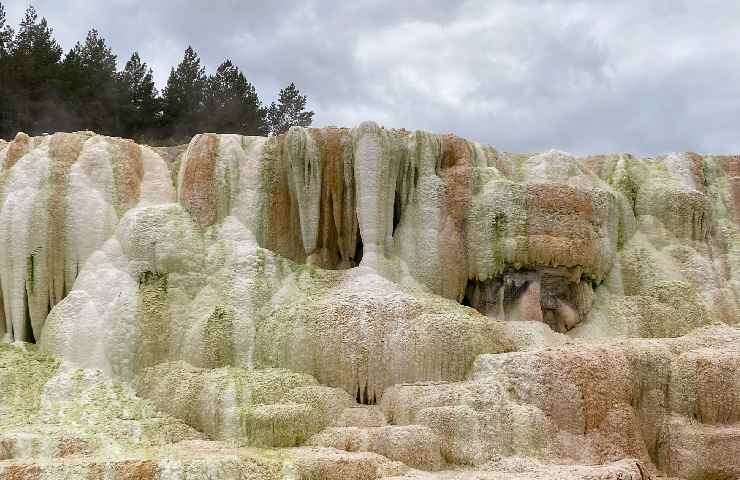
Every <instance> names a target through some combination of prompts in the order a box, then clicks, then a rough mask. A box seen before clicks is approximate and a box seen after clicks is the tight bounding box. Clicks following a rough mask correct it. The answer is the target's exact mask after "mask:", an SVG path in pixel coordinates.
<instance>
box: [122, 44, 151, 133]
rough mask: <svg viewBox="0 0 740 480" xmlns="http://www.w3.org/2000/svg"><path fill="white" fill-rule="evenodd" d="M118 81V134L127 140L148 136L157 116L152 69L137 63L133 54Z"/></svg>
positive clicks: (136, 58)
mask: <svg viewBox="0 0 740 480" xmlns="http://www.w3.org/2000/svg"><path fill="white" fill-rule="evenodd" d="M118 80H119V85H120V92H121V97H120V105H119V108H120V113H121V126H122V134H123V135H125V136H128V137H138V136H140V135H142V134H146V135H151V133H152V130H153V129H154V128H155V126H156V125H155V122H156V119H157V115H158V113H159V102H158V100H157V95H158V93H157V89H156V87H155V86H154V79H153V78H152V69H151V68H149V67H148V66H147V64H146V63H144V62H142V61H141V57H139V53H138V52H134V53H133V54H132V55H131V59H130V60H129V61H128V62H126V66H125V67H124V69H123V71H122V72H121V73H119V75H118Z"/></svg>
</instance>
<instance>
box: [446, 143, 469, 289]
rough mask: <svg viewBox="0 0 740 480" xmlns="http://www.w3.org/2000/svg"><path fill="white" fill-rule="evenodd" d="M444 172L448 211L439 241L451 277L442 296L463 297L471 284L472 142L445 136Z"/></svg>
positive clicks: (448, 276) (447, 279) (447, 277)
mask: <svg viewBox="0 0 740 480" xmlns="http://www.w3.org/2000/svg"><path fill="white" fill-rule="evenodd" d="M442 152H443V153H442V162H441V165H442V169H441V172H440V176H441V177H442V178H443V179H445V180H446V182H445V183H446V186H447V188H446V189H445V196H444V202H445V206H444V211H445V212H447V213H446V215H447V218H446V219H443V221H442V228H440V229H439V231H438V237H437V242H438V245H439V250H440V255H441V258H442V261H443V263H445V271H446V272H448V275H447V276H446V277H445V278H444V279H443V280H442V281H443V282H444V285H443V287H442V294H443V295H444V296H446V297H452V298H462V296H463V295H464V293H465V285H466V282H467V277H468V274H467V268H466V262H465V220H466V214H465V212H467V211H469V209H470V203H471V198H472V191H471V187H472V185H471V179H472V171H473V161H472V158H471V151H470V148H469V146H468V142H466V141H465V140H464V139H462V138H460V137H457V136H455V135H446V136H444V137H442Z"/></svg>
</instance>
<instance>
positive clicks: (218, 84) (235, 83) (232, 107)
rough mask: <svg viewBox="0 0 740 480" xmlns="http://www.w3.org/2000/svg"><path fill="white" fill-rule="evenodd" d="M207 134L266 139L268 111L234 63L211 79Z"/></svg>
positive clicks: (206, 110) (209, 84)
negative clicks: (251, 136) (257, 136)
mask: <svg viewBox="0 0 740 480" xmlns="http://www.w3.org/2000/svg"><path fill="white" fill-rule="evenodd" d="M205 104H206V109H205V114H204V117H205V122H204V125H203V126H204V127H205V130H208V131H214V132H219V133H239V134H242V135H263V136H264V135H267V123H266V118H265V117H266V115H267V111H266V109H265V108H263V107H262V103H261V102H260V99H259V97H258V96H257V91H256V90H255V88H254V86H253V85H252V84H251V83H249V82H248V81H247V79H246V77H245V76H244V74H243V73H242V72H241V71H239V68H238V67H236V66H235V65H234V64H233V63H232V62H231V60H226V61H225V62H223V63H222V64H221V65H219V67H218V69H217V70H216V74H215V75H212V76H210V77H208V85H207V89H206V102H205Z"/></svg>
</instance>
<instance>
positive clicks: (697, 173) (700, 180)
mask: <svg viewBox="0 0 740 480" xmlns="http://www.w3.org/2000/svg"><path fill="white" fill-rule="evenodd" d="M686 156H687V157H688V159H689V162H691V175H692V176H693V177H694V185H695V186H696V189H697V190H699V191H700V192H702V193H703V192H704V182H705V181H706V179H705V178H704V157H702V156H701V155H699V154H698V153H694V152H687V153H686Z"/></svg>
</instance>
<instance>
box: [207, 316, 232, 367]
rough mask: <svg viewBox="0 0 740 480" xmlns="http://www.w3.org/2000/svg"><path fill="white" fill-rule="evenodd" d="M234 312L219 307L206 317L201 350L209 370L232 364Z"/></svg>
mask: <svg viewBox="0 0 740 480" xmlns="http://www.w3.org/2000/svg"><path fill="white" fill-rule="evenodd" d="M235 316H236V314H235V312H234V311H233V310H232V309H230V308H226V307H223V306H221V305H218V306H216V308H215V309H214V310H213V312H212V313H211V314H210V315H209V316H208V318H207V319H206V323H205V328H204V331H203V350H204V351H205V352H206V355H207V357H206V363H207V364H208V366H209V367H211V368H218V367H224V366H227V365H233V364H234V354H235V352H234V319H235Z"/></svg>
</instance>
